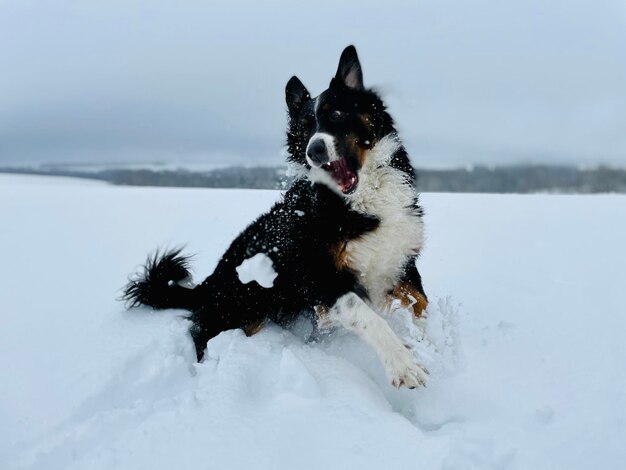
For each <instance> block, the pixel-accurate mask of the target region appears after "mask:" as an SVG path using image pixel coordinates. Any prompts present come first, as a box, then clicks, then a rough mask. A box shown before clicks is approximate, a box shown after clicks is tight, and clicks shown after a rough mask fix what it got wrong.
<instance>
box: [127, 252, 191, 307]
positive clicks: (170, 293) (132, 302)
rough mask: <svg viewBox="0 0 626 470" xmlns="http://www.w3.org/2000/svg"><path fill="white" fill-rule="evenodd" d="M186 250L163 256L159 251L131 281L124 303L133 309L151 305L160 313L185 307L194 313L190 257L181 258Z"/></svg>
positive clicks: (164, 253)
mask: <svg viewBox="0 0 626 470" xmlns="http://www.w3.org/2000/svg"><path fill="white" fill-rule="evenodd" d="M181 251H182V249H180V248H178V249H174V250H170V251H166V252H163V253H160V252H159V251H158V250H157V251H156V252H155V253H154V254H153V255H151V256H149V257H148V260H147V261H146V264H145V265H144V266H143V272H141V273H140V274H138V275H137V276H135V277H131V278H130V281H129V282H128V284H127V285H126V288H125V289H124V293H123V295H122V297H121V300H123V301H125V302H126V308H128V309H131V308H134V307H139V306H140V305H147V306H148V307H152V308H154V309H157V310H161V309H166V308H182V309H185V310H190V311H194V310H195V308H196V297H197V296H196V292H195V290H194V289H193V288H191V287H189V286H190V285H191V273H190V266H189V257H187V256H183V255H181Z"/></svg>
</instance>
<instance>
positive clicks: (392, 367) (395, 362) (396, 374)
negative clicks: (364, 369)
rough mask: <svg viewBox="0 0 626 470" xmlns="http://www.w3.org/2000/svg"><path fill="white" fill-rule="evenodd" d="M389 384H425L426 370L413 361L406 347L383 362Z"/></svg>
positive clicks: (416, 385)
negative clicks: (389, 380)
mask: <svg viewBox="0 0 626 470" xmlns="http://www.w3.org/2000/svg"><path fill="white" fill-rule="evenodd" d="M385 366H386V369H387V375H388V376H389V378H390V379H391V384H392V385H393V386H394V387H396V388H400V387H407V388H411V389H412V388H416V387H424V386H426V379H427V377H428V370H427V369H426V368H425V367H424V366H422V365H420V364H418V363H416V362H415V359H414V358H413V355H412V354H411V353H410V352H409V351H408V349H403V350H400V351H398V353H397V354H395V355H394V357H392V358H390V360H389V361H386V363H385Z"/></svg>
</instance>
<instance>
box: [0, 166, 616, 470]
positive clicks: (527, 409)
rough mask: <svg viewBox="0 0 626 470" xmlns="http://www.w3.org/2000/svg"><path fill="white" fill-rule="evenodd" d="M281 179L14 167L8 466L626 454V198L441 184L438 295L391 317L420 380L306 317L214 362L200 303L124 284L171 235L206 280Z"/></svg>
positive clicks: (439, 463) (434, 268) (466, 460)
mask: <svg viewBox="0 0 626 470" xmlns="http://www.w3.org/2000/svg"><path fill="white" fill-rule="evenodd" d="M70 183H71V184H70ZM277 197H278V194H277V193H276V192H271V191H245V190H201V189H163V188H161V189H156V188H122V187H110V186H106V185H101V184H90V183H88V182H80V181H70V180H62V179H52V178H50V179H47V178H35V177H18V176H10V177H9V176H1V175H0V198H1V200H2V204H1V205H0V220H1V221H2V227H1V228H0V242H1V245H0V246H2V248H3V259H2V263H1V264H0V266H1V267H0V299H1V304H0V305H1V309H0V312H1V314H2V328H0V372H1V373H2V376H3V381H2V383H1V384H0V467H1V468H3V469H4V468H7V469H17V468H21V469H111V468H120V469H131V468H132V469H143V468H145V469H171V468H206V469H223V468H232V469H238V468H241V469H243V468H246V469H247V468H268V469H269V468H271V469H276V468H285V469H293V468H305V469H306V468H311V469H313V468H364V469H369V468H371V469H380V468H397V469H403V468H407V469H417V468H420V469H422V468H423V469H435V468H445V469H456V468H463V469H474V468H476V469H478V468H489V469H555V468H568V469H587V468H591V467H598V468H603V469H618V468H622V466H623V462H624V461H625V460H626V448H625V447H624V445H623V443H624V442H626V431H625V428H626V393H625V392H624V390H625V389H626V377H625V376H624V372H623V371H624V367H623V364H624V362H625V360H626V342H624V340H623V336H624V333H626V328H625V326H626V316H625V315H624V313H625V312H624V306H623V305H624V302H623V292H624V286H625V285H626V283H625V282H624V281H625V280H626V278H625V276H624V266H625V265H626V250H624V248H623V243H624V242H623V240H626V222H625V221H626V197H624V196H611V195H607V196H547V195H536V196H498V195H489V196H487V195H466V194H460V195H446V194H427V195H424V196H423V198H422V202H423V205H424V207H425V208H426V228H427V235H428V240H427V244H426V250H425V252H424V254H423V256H422V258H421V260H420V271H421V272H422V274H423V276H424V281H425V288H426V291H427V293H428V294H429V296H430V298H431V305H430V306H429V309H428V314H427V316H426V318H424V319H422V320H420V321H418V322H417V323H414V322H413V321H412V320H411V318H410V315H409V314H408V312H405V311H403V310H402V309H397V310H394V311H392V312H389V313H388V314H386V315H385V318H386V319H387V320H388V321H389V323H390V324H391V325H392V327H393V328H394V329H395V330H396V331H397V332H398V334H400V335H401V336H402V338H403V339H404V340H405V341H406V342H407V343H408V344H409V345H410V346H412V347H413V348H414V349H415V351H416V352H418V353H419V354H420V356H421V357H422V358H424V359H425V361H426V365H427V366H428V367H429V369H430V370H431V379H430V382H429V384H428V386H427V387H426V388H424V389H420V390H395V389H394V388H393V387H392V386H391V385H390V384H389V383H388V382H387V379H386V377H385V373H384V370H383V368H382V366H381V365H380V363H379V361H378V359H377V358H376V356H375V354H374V352H373V351H371V350H370V349H369V348H368V347H367V346H366V345H364V344H362V343H361V342H360V341H358V340H357V339H356V338H354V337H353V336H351V335H349V334H346V333H343V332H340V331H338V332H335V333H334V334H331V335H329V336H324V337H322V338H320V339H319V340H318V341H315V342H312V341H307V339H308V333H309V330H310V326H309V325H308V324H306V322H302V323H300V324H298V325H297V326H296V327H295V328H293V329H292V330H289V331H287V330H283V329H280V328H278V327H276V326H269V327H268V328H266V329H264V330H262V331H261V332H260V333H258V334H257V335H255V336H253V337H251V338H247V337H245V335H243V333H242V332H241V331H228V332H225V333H223V334H221V335H219V336H218V337H216V338H214V339H213V340H211V341H210V342H209V345H208V350H207V357H206V360H205V361H204V362H203V363H201V364H196V363H195V355H194V351H193V345H192V343H191V340H190V339H189V338H188V336H187V326H188V325H187V321H186V320H185V319H184V317H183V315H182V313H183V312H180V311H178V312H176V311H169V312H156V313H155V312H151V311H149V310H147V309H143V310H139V311H135V312H126V311H124V309H123V306H122V304H121V303H119V302H116V301H115V298H116V297H117V296H119V294H120V288H121V287H122V286H123V285H124V282H125V280H126V278H127V275H128V274H129V273H130V272H131V271H132V270H133V268H135V267H137V265H138V264H139V263H140V262H141V261H142V260H143V258H144V257H145V255H146V253H147V252H148V251H150V250H152V249H153V248H155V247H157V246H161V247H164V246H173V245H177V244H179V243H181V242H187V243H188V249H189V250H190V251H194V252H196V253H198V254H197V255H196V259H195V260H194V266H196V268H197V269H198V272H197V273H196V278H198V279H202V278H204V276H206V275H207V274H209V272H210V271H211V270H212V269H213V267H214V266H215V263H216V262H217V260H218V258H219V256H220V254H221V253H222V251H223V250H224V249H225V248H226V247H227V246H228V244H229V243H230V240H231V239H232V238H233V237H234V236H235V235H236V234H237V233H238V232H239V231H240V230H241V229H242V228H243V227H244V226H245V225H246V224H247V223H248V222H249V221H251V220H252V219H253V218H254V217H255V216H256V215H257V214H258V213H259V212H261V211H262V210H265V209H267V208H268V207H269V206H270V205H271V203H272V202H273V201H274V200H275V199H276V198H277ZM223 208H228V210H223ZM266 271H267V270H266Z"/></svg>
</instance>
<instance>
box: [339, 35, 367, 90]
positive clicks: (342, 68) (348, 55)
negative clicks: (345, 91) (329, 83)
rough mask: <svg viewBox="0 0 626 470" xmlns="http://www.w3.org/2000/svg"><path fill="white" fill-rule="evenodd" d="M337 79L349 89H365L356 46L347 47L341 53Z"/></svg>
mask: <svg viewBox="0 0 626 470" xmlns="http://www.w3.org/2000/svg"><path fill="white" fill-rule="evenodd" d="M335 79H336V80H338V81H339V82H341V83H343V84H344V85H345V86H347V87H348V88H354V89H355V90H362V89H363V71H362V70H361V63H360V62H359V56H357V54H356V48H355V47H354V46H348V47H346V48H345V49H344V50H343V52H342V53H341V58H340V59H339V67H337V74H336V75H335Z"/></svg>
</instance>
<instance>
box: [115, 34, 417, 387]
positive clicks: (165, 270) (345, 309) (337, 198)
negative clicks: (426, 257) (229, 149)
mask: <svg viewBox="0 0 626 470" xmlns="http://www.w3.org/2000/svg"><path fill="white" fill-rule="evenodd" d="M285 91H286V101H287V106H288V111H289V126H288V131H287V145H288V150H289V160H290V162H291V163H293V164H294V165H295V166H297V167H298V168H299V171H298V173H299V174H300V177H299V178H297V179H296V181H295V182H294V183H293V184H292V186H291V187H290V188H289V189H288V190H287V191H286V193H285V194H284V196H283V199H282V201H280V202H278V203H277V204H275V205H274V207H272V209H270V211H269V212H268V213H266V214H263V215H261V216H260V217H259V218H258V219H257V220H256V221H254V222H253V223H252V224H251V225H250V226H248V227H247V228H246V229H245V230H244V231H243V232H242V233H241V234H240V235H239V236H238V237H237V238H236V239H235V240H234V241H233V243H232V244H231V246H230V247H229V248H228V250H227V251H226V252H225V253H224V255H223V256H222V258H221V260H220V262H219V263H218V265H217V267H216V269H215V271H214V272H213V274H212V275H210V276H209V277H208V278H207V279H205V280H204V281H203V282H202V283H201V284H199V285H197V286H195V287H190V286H189V285H188V283H189V278H190V276H189V270H188V260H187V258H185V257H184V256H181V254H180V251H173V252H169V253H165V254H163V255H161V256H159V255H155V256H154V257H152V258H150V259H149V261H148V263H147V265H146V267H145V271H144V273H142V274H141V275H140V276H138V277H137V278H135V279H132V280H131V282H130V283H129V284H128V286H127V287H126V291H125V295H124V298H125V299H126V300H127V302H128V304H129V305H130V306H138V305H148V306H151V307H153V308H157V309H163V308H183V309H187V310H190V311H191V312H192V315H191V317H190V318H191V320H192V322H193V325H192V327H191V330H190V332H191V335H192V337H193V339H194V342H195V346H196V351H197V356H198V360H201V359H202V356H203V354H204V350H205V348H206V343H207V341H208V340H209V339H210V338H212V337H213V336H215V335H217V334H218V333H220V332H221V331H224V330H227V329H232V328H243V329H244V330H245V331H246V332H247V333H248V334H252V333H254V332H255V331H257V330H258V329H259V328H260V327H262V325H263V323H264V322H265V321H266V320H272V321H275V322H279V323H285V322H290V321H293V320H294V319H296V318H297V317H298V316H300V315H306V314H310V315H312V316H314V317H315V318H316V320H317V323H318V324H319V325H320V326H321V327H329V326H342V327H344V328H347V329H349V330H351V331H353V332H354V333H356V334H357V335H358V336H359V337H361V338H362V339H363V340H364V341H365V342H367V343H368V344H369V345H371V346H372V347H373V348H374V349H375V350H376V352H377V353H378V355H379V356H380V358H381V361H382V362H383V364H384V365H385V368H386V370H387V373H388V376H389V378H390V380H391V381H392V383H393V384H394V385H395V386H398V387H399V386H407V387H415V386H418V385H423V384H424V383H425V377H426V370H425V369H424V368H423V367H421V366H420V365H418V364H416V363H415V361H414V359H413V356H412V355H411V354H410V352H409V351H408V350H407V349H406V347H405V346H404V345H403V344H402V343H401V341H400V340H399V339H398V337H397V336H396V335H395V334H394V333H393V331H392V330H391V329H390V327H389V326H388V324H387V323H386V322H385V321H384V320H383V319H382V318H380V317H379V316H378V314H377V313H376V311H377V310H380V309H384V308H386V306H387V305H388V304H389V302H391V301H392V300H394V299H396V300H400V301H401V302H402V304H403V305H405V306H410V307H412V308H413V311H414V313H415V314H416V315H419V314H421V312H422V310H423V309H424V308H425V307H426V304H427V300H426V295H425V293H424V290H423V288H422V283H421V277H420V275H419V273H418V271H417V268H416V266H415V258H416V256H417V255H418V254H419V252H420V250H421V248H422V243H423V227H422V210H421V208H420V207H419V205H418V195H417V193H416V191H415V188H414V181H415V175H414V173H413V168H412V167H411V165H410V163H409V159H408V156H407V154H406V151H405V149H404V147H403V146H402V144H401V142H400V140H399V138H398V135H397V132H396V130H395V128H394V125H393V120H392V119H391V117H390V116H389V114H388V113H387V111H386V109H385V106H384V104H383V102H382V100H381V99H380V97H379V96H378V94H376V93H375V92H374V91H372V90H370V89H366V88H365V87H364V85H363V75H362V71H361V64H360V62H359V59H358V57H357V53H356V50H355V48H354V47H353V46H349V47H347V48H346V49H345V50H344V52H343V54H342V55H341V58H340V61H339V67H338V69H337V73H336V75H335V77H334V78H333V79H332V80H331V83H330V85H329V87H328V89H326V90H325V91H324V92H323V93H321V94H320V95H319V96H317V97H316V98H311V95H310V94H309V92H308V90H307V89H306V88H305V87H304V85H303V84H302V82H301V81H300V80H299V79H298V78H297V77H292V78H291V79H290V80H289V82H288V83H287V87H286V90H285ZM248 260H255V262H251V261H248ZM259 260H262V261H263V263H261V264H262V265H263V269H264V270H265V271H266V272H265V273H258V275H257V274H256V273H251V272H249V271H250V268H249V267H250V266H255V265H257V264H259V265H260V263H258V262H256V261H259ZM242 266H246V269H245V270H244V271H245V277H244V278H243V279H242V278H240V275H241V273H242ZM268 273H269V274H271V276H268V275H267V274H268Z"/></svg>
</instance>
